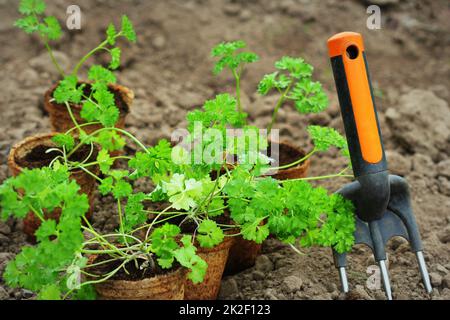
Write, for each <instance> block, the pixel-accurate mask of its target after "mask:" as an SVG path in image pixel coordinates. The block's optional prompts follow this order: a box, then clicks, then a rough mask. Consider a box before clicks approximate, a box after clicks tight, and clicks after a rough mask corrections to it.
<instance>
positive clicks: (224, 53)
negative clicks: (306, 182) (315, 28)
mask: <svg viewBox="0 0 450 320" xmlns="http://www.w3.org/2000/svg"><path fill="white" fill-rule="evenodd" d="M245 47H246V43H245V42H243V41H235V42H223V43H220V44H218V45H217V46H215V47H214V48H213V49H212V54H211V55H212V56H213V57H216V58H219V61H218V62H217V63H216V64H215V66H214V69H213V73H214V74H218V73H220V72H222V71H223V70H224V69H225V68H228V69H229V70H230V71H231V73H232V75H233V76H234V78H235V81H236V90H235V91H236V99H237V101H238V110H239V111H240V112H243V108H242V107H241V106H240V92H241V89H240V86H241V80H242V79H241V76H242V72H243V70H244V68H245V67H246V65H247V64H249V63H252V62H256V61H258V60H259V57H258V55H256V54H255V53H252V52H241V50H242V49H244V48H245ZM275 68H276V69H277V71H275V72H273V73H270V74H267V75H265V76H264V77H263V79H262V80H261V81H260V83H259V85H258V89H257V91H258V93H259V94H261V95H267V94H269V93H270V92H272V91H275V92H278V94H279V95H280V97H279V99H278V101H277V103H276V105H275V106H274V109H273V112H272V117H271V122H270V123H269V124H268V126H267V136H269V137H270V134H271V131H272V129H273V126H274V125H275V123H276V120H277V116H278V113H279V110H280V109H281V108H282V107H283V106H284V105H285V104H286V103H287V102H288V101H291V102H292V103H293V104H294V106H295V108H296V110H297V111H298V112H299V113H301V114H310V113H319V112H322V111H324V110H326V108H327V107H328V98H327V95H326V94H325V92H324V91H323V88H322V85H321V83H320V82H317V81H313V79H312V74H313V67H312V66H311V65H310V64H308V63H306V62H305V60H304V59H302V58H296V57H289V56H284V57H282V58H281V59H280V60H278V61H277V62H275ZM244 124H245V122H244ZM308 132H309V133H310V135H311V136H312V137H313V138H314V136H322V137H327V139H330V140H336V143H337V146H338V147H339V148H342V149H343V153H344V154H345V155H346V156H348V152H347V151H346V149H347V147H346V144H347V142H346V140H345V139H344V138H341V137H340V134H339V133H338V132H337V131H336V130H334V129H333V128H327V127H320V126H309V127H308ZM272 143H274V142H272ZM279 148H280V154H279V155H280V157H288V154H289V157H288V158H292V156H290V154H296V155H297V157H298V158H296V160H295V161H290V162H288V163H283V164H280V166H278V167H276V168H272V172H277V171H278V172H279V174H276V175H275V177H276V178H277V179H281V180H283V179H286V178H301V177H304V176H305V174H306V169H307V166H306V168H302V167H301V165H302V164H303V165H304V164H307V163H309V162H308V159H310V158H311V156H312V155H313V154H314V153H316V152H317V151H321V150H320V146H319V147H317V146H316V148H314V149H313V150H312V151H310V152H309V153H308V154H306V153H304V152H303V151H301V150H298V148H296V147H294V146H291V145H290V144H287V143H284V142H282V143H281V144H280V145H279ZM280 160H283V159H280ZM280 162H282V161H280ZM296 168H297V169H298V170H294V169H296ZM288 170H289V171H288ZM290 171H291V172H290Z"/></svg>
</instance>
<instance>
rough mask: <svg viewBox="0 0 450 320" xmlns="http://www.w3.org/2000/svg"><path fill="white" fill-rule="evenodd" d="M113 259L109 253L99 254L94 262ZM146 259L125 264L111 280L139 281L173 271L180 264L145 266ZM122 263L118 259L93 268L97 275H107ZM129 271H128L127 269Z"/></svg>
mask: <svg viewBox="0 0 450 320" xmlns="http://www.w3.org/2000/svg"><path fill="white" fill-rule="evenodd" d="M108 259H111V257H109V256H108V255H103V256H98V257H97V258H96V259H95V260H94V263H98V262H102V261H105V260H108ZM145 262H146V260H144V259H137V263H138V265H137V266H136V264H135V262H134V261H131V262H128V263H127V264H125V266H124V268H120V269H119V271H117V272H116V273H115V274H114V275H113V276H112V277H111V278H110V279H111V280H127V281H139V280H143V279H146V278H152V277H155V276H158V275H162V274H167V273H170V272H173V271H174V270H176V269H177V268H179V266H174V267H173V268H171V269H162V268H161V267H159V265H158V264H157V263H155V264H154V266H153V267H149V266H144V263H145ZM121 264H122V261H120V260H117V261H113V262H109V263H106V264H104V265H100V266H96V267H93V268H92V270H91V271H92V273H93V274H96V275H105V274H107V273H108V272H111V271H113V270H114V269H117V268H118V267H119V266H120V265H121ZM125 270H126V271H127V272H128V273H127V272H126V271H125Z"/></svg>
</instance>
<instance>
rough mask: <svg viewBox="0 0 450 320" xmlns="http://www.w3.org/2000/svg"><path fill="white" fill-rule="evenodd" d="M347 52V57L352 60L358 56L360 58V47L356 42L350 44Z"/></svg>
mask: <svg viewBox="0 0 450 320" xmlns="http://www.w3.org/2000/svg"><path fill="white" fill-rule="evenodd" d="M346 53H347V57H348V58H349V59H351V60H354V59H356V58H358V55H359V49H358V47H357V46H355V45H354V44H352V45H350V46H348V47H347V50H346Z"/></svg>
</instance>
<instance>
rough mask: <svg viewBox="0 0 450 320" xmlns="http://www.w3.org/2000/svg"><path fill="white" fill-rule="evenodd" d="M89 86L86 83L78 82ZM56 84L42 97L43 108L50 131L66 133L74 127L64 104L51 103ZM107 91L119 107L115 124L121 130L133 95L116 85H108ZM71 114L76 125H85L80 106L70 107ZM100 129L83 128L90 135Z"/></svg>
mask: <svg viewBox="0 0 450 320" xmlns="http://www.w3.org/2000/svg"><path fill="white" fill-rule="evenodd" d="M80 83H85V84H89V83H88V82H80ZM57 86H58V84H56V85H54V86H53V87H51V88H50V89H49V90H47V92H46V93H45V95H44V107H45V110H47V112H48V114H49V116H50V125H51V127H52V130H53V131H55V132H67V131H68V130H69V129H71V128H73V127H74V123H73V121H72V119H71V117H70V114H69V112H68V111H67V107H66V106H65V105H64V104H57V103H56V102H54V101H51V100H52V98H53V92H54V91H55V89H56V87H57ZM109 89H110V90H111V91H112V92H113V93H114V97H115V102H116V105H117V106H118V107H119V110H120V116H119V120H118V122H117V124H116V127H117V128H120V129H123V128H124V127H125V118H126V116H127V115H128V114H129V113H130V108H131V105H132V103H133V99H134V93H133V91H132V90H130V89H128V88H127V87H124V86H120V85H117V84H110V85H109ZM70 107H71V110H72V113H73V115H74V117H75V119H76V120H77V122H78V124H83V123H86V121H85V120H84V119H83V118H81V116H80V112H81V109H82V105H74V104H71V105H70ZM100 128H102V125H100V124H97V125H91V126H86V127H83V130H85V131H86V132H87V133H92V132H94V131H95V130H98V129H100Z"/></svg>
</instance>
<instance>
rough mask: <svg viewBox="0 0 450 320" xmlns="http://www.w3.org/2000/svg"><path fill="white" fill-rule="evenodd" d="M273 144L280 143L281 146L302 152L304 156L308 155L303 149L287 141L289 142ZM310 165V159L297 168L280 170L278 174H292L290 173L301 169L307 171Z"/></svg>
mask: <svg viewBox="0 0 450 320" xmlns="http://www.w3.org/2000/svg"><path fill="white" fill-rule="evenodd" d="M269 142H271V143H272V142H273V141H272V140H269ZM273 143H278V144H279V145H282V144H284V145H285V146H288V147H289V148H291V149H294V150H297V151H298V152H300V153H301V154H303V155H304V156H306V155H307V152H306V151H305V150H304V149H303V148H300V147H297V146H295V145H293V144H292V143H291V142H289V141H287V140H281V141H280V142H273ZM310 164H311V160H310V159H306V160H305V161H304V162H302V163H299V164H297V165H296V166H293V167H291V168H288V169H280V170H278V172H277V173H279V172H283V173H290V172H294V171H297V170H299V169H304V170H307V169H308V168H309V166H310ZM277 173H274V174H272V175H271V176H274V175H276V174H277Z"/></svg>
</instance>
